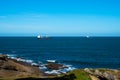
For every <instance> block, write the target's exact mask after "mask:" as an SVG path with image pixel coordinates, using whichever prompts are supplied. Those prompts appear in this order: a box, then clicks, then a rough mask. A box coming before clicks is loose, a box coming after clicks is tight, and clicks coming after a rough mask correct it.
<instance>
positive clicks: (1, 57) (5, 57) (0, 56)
mask: <svg viewBox="0 0 120 80" xmlns="http://www.w3.org/2000/svg"><path fill="white" fill-rule="evenodd" d="M0 60H4V61H7V60H8V56H7V55H5V54H0Z"/></svg>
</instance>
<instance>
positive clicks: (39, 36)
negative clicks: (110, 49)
mask: <svg viewBox="0 0 120 80" xmlns="http://www.w3.org/2000/svg"><path fill="white" fill-rule="evenodd" d="M37 38H38V39H44V38H45V39H46V38H49V37H48V36H47V35H46V36H41V35H38V36H37Z"/></svg>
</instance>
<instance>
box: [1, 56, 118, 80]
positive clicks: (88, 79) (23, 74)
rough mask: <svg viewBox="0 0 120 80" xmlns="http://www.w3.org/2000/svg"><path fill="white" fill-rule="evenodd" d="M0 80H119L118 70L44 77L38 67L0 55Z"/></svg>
mask: <svg viewBox="0 0 120 80" xmlns="http://www.w3.org/2000/svg"><path fill="white" fill-rule="evenodd" d="M0 80H120V70H113V69H92V68H91V69H90V68H85V69H76V70H73V71H70V72H67V73H65V74H59V75H45V74H44V71H42V70H40V69H39V67H38V66H32V65H30V64H28V63H24V62H21V61H16V60H14V59H11V58H8V57H7V55H0Z"/></svg>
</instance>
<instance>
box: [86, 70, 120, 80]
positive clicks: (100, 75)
mask: <svg viewBox="0 0 120 80" xmlns="http://www.w3.org/2000/svg"><path fill="white" fill-rule="evenodd" d="M84 71H85V72H87V73H89V74H90V75H91V76H94V77H96V79H93V80H120V70H114V69H91V68H85V69H84Z"/></svg>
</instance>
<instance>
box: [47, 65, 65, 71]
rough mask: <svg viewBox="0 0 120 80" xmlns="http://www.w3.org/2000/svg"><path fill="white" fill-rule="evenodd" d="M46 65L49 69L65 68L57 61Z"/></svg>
mask: <svg viewBox="0 0 120 80" xmlns="http://www.w3.org/2000/svg"><path fill="white" fill-rule="evenodd" d="M46 67H47V68H48V69H51V70H59V69H63V68H67V67H66V66H64V65H62V64H58V63H47V65H46Z"/></svg>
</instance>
